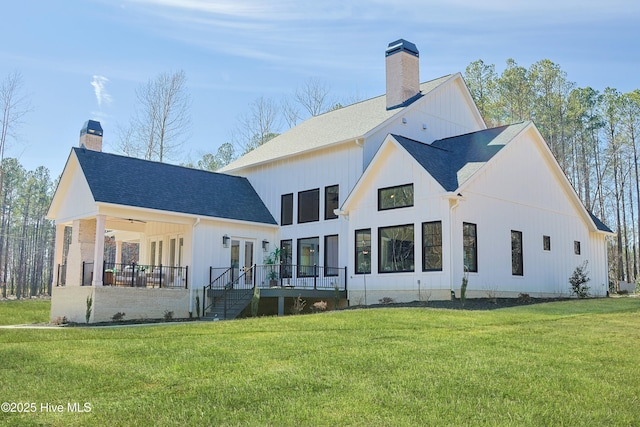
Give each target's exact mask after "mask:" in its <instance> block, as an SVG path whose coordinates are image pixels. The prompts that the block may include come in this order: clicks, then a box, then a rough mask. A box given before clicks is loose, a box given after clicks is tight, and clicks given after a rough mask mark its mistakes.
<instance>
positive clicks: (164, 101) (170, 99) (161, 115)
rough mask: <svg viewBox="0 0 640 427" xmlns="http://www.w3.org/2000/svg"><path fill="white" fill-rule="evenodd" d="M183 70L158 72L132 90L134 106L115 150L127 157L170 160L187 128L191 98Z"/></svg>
mask: <svg viewBox="0 0 640 427" xmlns="http://www.w3.org/2000/svg"><path fill="white" fill-rule="evenodd" d="M186 82H187V77H186V74H185V73H184V71H182V70H180V71H177V72H174V73H161V74H159V75H158V76H157V77H156V78H155V79H152V80H149V81H148V82H147V83H146V84H145V85H142V86H141V87H140V88H138V90H136V98H137V101H138V105H137V108H136V113H135V115H134V117H133V119H132V121H131V124H130V126H129V128H128V129H125V130H121V131H120V143H119V148H120V150H122V151H123V152H124V153H126V154H127V155H131V156H135V157H143V158H145V159H147V160H157V161H160V162H163V161H165V160H167V159H174V158H175V157H176V156H177V155H178V153H179V151H180V150H179V149H180V147H181V146H182V145H183V144H184V142H185V139H186V136H187V134H188V132H189V129H190V127H191V119H190V115H189V110H190V107H191V99H190V96H189V94H188V92H187V88H186Z"/></svg>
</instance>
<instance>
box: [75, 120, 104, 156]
mask: <svg viewBox="0 0 640 427" xmlns="http://www.w3.org/2000/svg"><path fill="white" fill-rule="evenodd" d="M79 146H80V148H86V149H87V150H93V151H102V126H100V122H98V121H96V120H87V121H86V122H85V124H84V126H82V129H80V144H79Z"/></svg>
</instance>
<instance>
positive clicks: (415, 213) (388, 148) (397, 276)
mask: <svg viewBox="0 0 640 427" xmlns="http://www.w3.org/2000/svg"><path fill="white" fill-rule="evenodd" d="M381 150H382V151H381V152H380V153H379V154H378V157H377V158H376V161H375V162H374V163H373V164H371V165H370V168H369V170H368V171H367V174H366V175H365V176H364V177H363V181H362V182H361V183H359V186H358V188H357V190H356V191H357V192H356V193H355V194H354V195H353V198H352V200H351V201H350V205H349V253H350V258H351V259H349V264H348V265H349V271H350V275H349V280H350V281H349V299H350V301H351V303H352V304H355V305H357V304H365V303H366V304H376V303H378V300H380V299H382V298H385V297H387V298H393V299H394V300H395V301H397V302H402V301H415V300H423V301H424V300H429V299H443V298H448V297H449V296H450V280H449V277H450V272H449V268H448V265H449V264H450V262H449V260H450V256H449V254H450V241H449V238H448V229H449V221H448V209H449V201H448V199H446V198H445V197H443V196H444V190H443V188H442V187H441V186H440V185H439V184H438V183H437V182H436V181H435V180H434V179H433V178H432V177H431V176H430V175H429V174H428V173H427V172H426V171H425V170H424V168H422V166H420V165H419V164H418V163H417V162H416V161H415V160H414V159H413V157H411V156H410V155H409V154H407V153H406V152H405V151H404V150H403V149H400V148H398V147H397V146H396V145H395V144H393V143H388V144H385V145H384V146H383V147H382V149H381ZM405 184H413V186H414V205H413V206H411V207H403V208H397V209H389V210H383V211H378V189H380V188H387V187H392V186H399V185H405ZM431 221H441V222H442V252H443V260H442V264H443V269H442V271H429V272H423V271H422V223H423V222H431ZM407 224H413V226H414V271H413V272H401V273H379V272H378V270H379V260H378V256H379V248H378V230H379V228H380V227H389V226H399V225H407ZM367 228H370V229H371V274H366V275H365V274H355V247H356V242H355V231H356V230H361V229H367ZM365 287H366V301H365Z"/></svg>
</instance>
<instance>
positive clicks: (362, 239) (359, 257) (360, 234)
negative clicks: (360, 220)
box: [355, 228, 371, 274]
mask: <svg viewBox="0 0 640 427" xmlns="http://www.w3.org/2000/svg"><path fill="white" fill-rule="evenodd" d="M355 270H356V274H369V273H371V229H370V228H366V229H363V230H356V267H355Z"/></svg>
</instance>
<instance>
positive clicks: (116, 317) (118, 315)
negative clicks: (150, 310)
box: [111, 312, 125, 322]
mask: <svg viewBox="0 0 640 427" xmlns="http://www.w3.org/2000/svg"><path fill="white" fill-rule="evenodd" d="M124 316H125V314H124V313H120V312H117V313H116V314H114V315H113V316H111V320H113V321H114V322H119V321H121V320H122V319H124Z"/></svg>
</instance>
